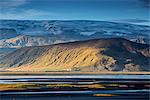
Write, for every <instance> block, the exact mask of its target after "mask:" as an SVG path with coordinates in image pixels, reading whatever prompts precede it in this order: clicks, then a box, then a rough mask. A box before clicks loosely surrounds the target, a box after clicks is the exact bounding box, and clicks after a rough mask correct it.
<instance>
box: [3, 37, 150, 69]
mask: <svg viewBox="0 0 150 100" xmlns="http://www.w3.org/2000/svg"><path fill="white" fill-rule="evenodd" d="M149 51H150V48H149V45H147V44H139V43H135V42H131V41H129V40H126V39H123V38H108V39H106V38H105V39H94V40H85V41H76V42H68V43H60V44H53V45H47V46H32V47H23V48H21V49H17V50H15V51H13V52H11V53H9V54H7V55H5V56H3V57H2V58H1V59H0V69H1V70H3V71H4V70H9V71H149V60H150V52H149Z"/></svg>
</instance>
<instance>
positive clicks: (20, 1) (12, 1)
mask: <svg viewBox="0 0 150 100" xmlns="http://www.w3.org/2000/svg"><path fill="white" fill-rule="evenodd" d="M26 3H27V0H0V8H1V9H2V8H11V7H18V6H21V5H24V4H26Z"/></svg>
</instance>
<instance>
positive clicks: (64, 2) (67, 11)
mask: <svg viewBox="0 0 150 100" xmlns="http://www.w3.org/2000/svg"><path fill="white" fill-rule="evenodd" d="M0 19H18V20H105V21H113V20H129V21H132V19H133V20H135V19H138V20H140V21H141V20H142V21H143V20H144V21H146V20H148V19H150V2H149V0H0Z"/></svg>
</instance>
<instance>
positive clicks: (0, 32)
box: [0, 28, 19, 40]
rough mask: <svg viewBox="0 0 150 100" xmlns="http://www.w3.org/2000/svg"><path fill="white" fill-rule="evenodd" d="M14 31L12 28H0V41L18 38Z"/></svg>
mask: <svg viewBox="0 0 150 100" xmlns="http://www.w3.org/2000/svg"><path fill="white" fill-rule="evenodd" d="M18 35H19V34H17V32H16V30H15V29H13V28H0V40H1V39H9V38H13V37H16V36H18Z"/></svg>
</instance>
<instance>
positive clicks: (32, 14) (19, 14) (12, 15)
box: [0, 9, 55, 19]
mask: <svg viewBox="0 0 150 100" xmlns="http://www.w3.org/2000/svg"><path fill="white" fill-rule="evenodd" d="M53 15H55V13H47V12H44V11H40V10H36V9H28V10H21V11H16V10H13V9H11V10H10V11H7V12H2V13H0V19H33V18H35V19H36V17H37V18H39V17H41V16H53Z"/></svg>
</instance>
